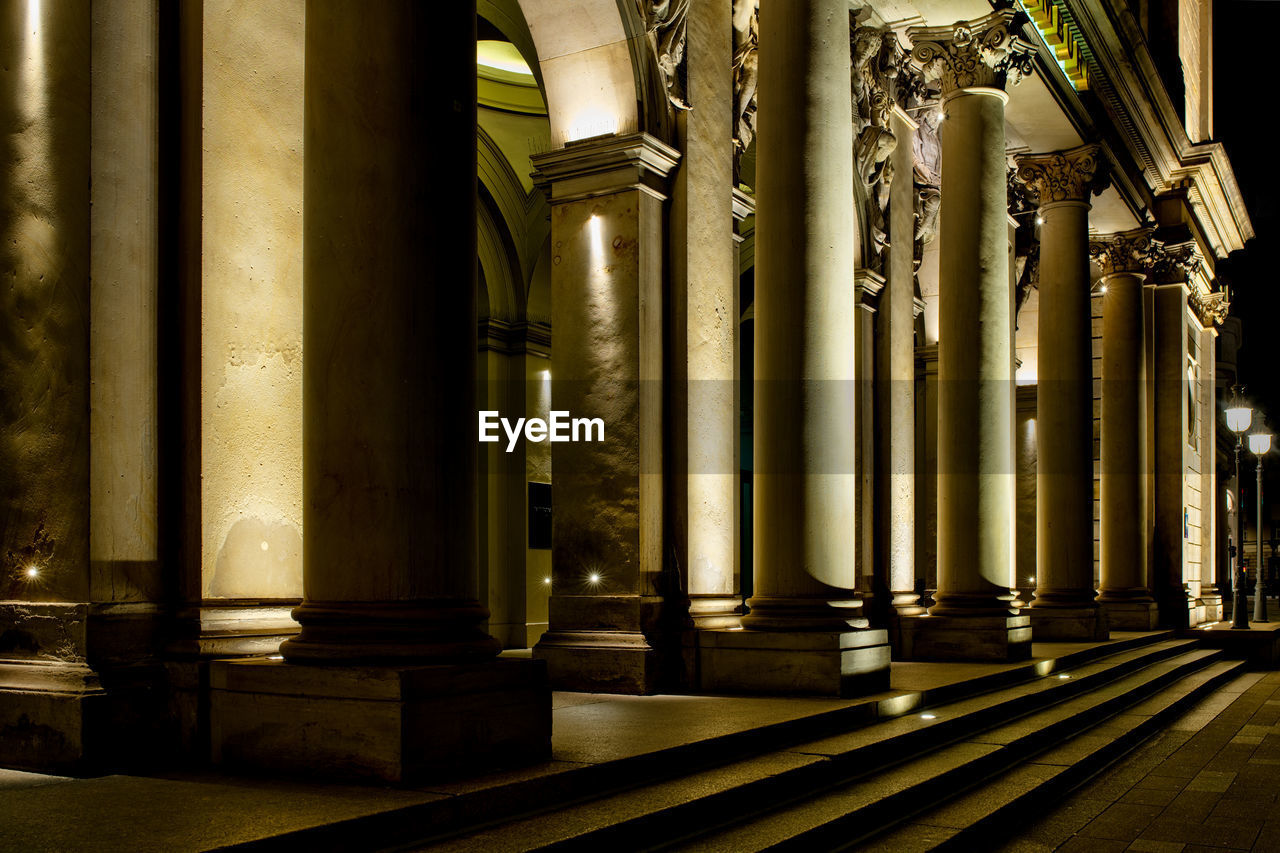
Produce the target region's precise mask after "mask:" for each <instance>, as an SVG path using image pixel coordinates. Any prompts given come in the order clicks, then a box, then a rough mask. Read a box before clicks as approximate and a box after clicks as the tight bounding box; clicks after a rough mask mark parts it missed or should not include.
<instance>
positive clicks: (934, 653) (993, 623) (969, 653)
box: [899, 614, 1031, 661]
mask: <svg viewBox="0 0 1280 853" xmlns="http://www.w3.org/2000/svg"><path fill="white" fill-rule="evenodd" d="M899 630H900V631H901V636H902V659H903V660H938V661H946V660H955V661H1021V660H1030V659H1031V617H1030V616H1027V615H1025V614H1019V615H1017V616H904V617H903V618H902V619H901V620H900V622H899Z"/></svg>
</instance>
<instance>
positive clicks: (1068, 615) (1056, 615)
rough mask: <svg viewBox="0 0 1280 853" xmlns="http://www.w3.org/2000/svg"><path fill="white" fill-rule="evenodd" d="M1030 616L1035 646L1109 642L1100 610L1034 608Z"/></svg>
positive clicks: (1089, 608) (1106, 623)
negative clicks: (1061, 641)
mask: <svg viewBox="0 0 1280 853" xmlns="http://www.w3.org/2000/svg"><path fill="white" fill-rule="evenodd" d="M1026 612H1027V614H1028V615H1029V616H1030V617H1031V637H1032V639H1033V640H1034V641H1035V642H1037V643H1043V642H1052V641H1054V640H1074V641H1085V642H1103V641H1105V640H1107V639H1110V636H1111V635H1110V631H1109V623H1108V621H1107V612H1106V611H1105V610H1103V609H1102V608H1101V607H1099V606H1097V605H1096V604H1094V605H1088V606H1084V607H1035V606H1032V607H1030V608H1028V609H1027V611H1026Z"/></svg>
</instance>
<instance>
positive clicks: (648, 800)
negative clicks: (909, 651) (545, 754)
mask: <svg viewBox="0 0 1280 853" xmlns="http://www.w3.org/2000/svg"><path fill="white" fill-rule="evenodd" d="M1166 636H1167V635H1166ZM1194 648H1195V643H1194V642H1193V641H1188V640H1171V639H1163V640H1159V641H1157V642H1152V643H1148V644H1145V645H1140V646H1136V647H1134V646H1129V647H1126V648H1123V649H1122V650H1121V651H1120V652H1118V653H1115V654H1111V655H1108V656H1107V657H1105V658H1100V659H1099V658H1093V657H1092V656H1086V657H1082V658H1080V659H1079V660H1082V661H1083V662H1082V663H1081V665H1079V666H1077V667H1074V668H1072V669H1069V670H1057V671H1054V668H1053V667H1047V668H1046V671H1049V672H1050V675H1049V676H1048V677H1044V676H1042V677H1040V678H1037V679H1036V680H1035V681H1030V682H1021V683H1015V684H1013V685H1010V686H1007V687H1003V688H1001V689H997V690H994V691H990V692H987V693H983V694H980V695H976V696H970V697H968V698H965V699H961V700H958V701H955V702H950V703H944V704H941V705H938V706H935V707H934V708H932V709H931V711H929V712H927V713H925V714H923V715H922V714H919V713H912V714H910V715H904V716H900V717H898V718H896V719H889V720H886V721H884V722H880V723H877V724H875V725H871V726H863V727H860V728H857V729H854V730H852V731H849V732H845V733H842V734H839V735H830V736H826V737H819V738H816V739H811V740H809V741H807V742H802V743H797V744H792V745H790V746H788V747H786V748H784V749H778V750H775V751H773V752H772V753H770V754H766V755H763V756H758V757H751V758H746V759H743V760H739V761H736V762H732V763H729V764H727V765H722V766H719V767H716V768H712V769H707V770H701V771H699V770H697V768H693V767H688V766H685V767H683V768H680V767H677V768H676V769H683V770H684V773H685V774H686V775H683V776H681V777H679V778H675V779H672V780H669V781H664V782H658V783H655V784H650V785H648V786H643V787H640V788H638V789H637V790H632V791H627V792H622V793H617V794H613V795H610V796H604V797H601V798H598V799H596V800H594V801H592V802H587V803H581V804H578V805H570V806H568V807H567V808H563V809H561V810H560V811H557V812H555V813H554V814H548V815H538V816H533V817H529V818H526V819H523V820H518V821H515V822H512V823H509V824H505V825H502V826H497V827H494V828H492V829H489V830H484V831H480V832H473V833H469V834H467V835H465V836H462V837H458V838H455V839H453V840H450V841H445V842H442V843H440V844H438V845H436V846H434V847H431V848H429V849H432V850H465V849H484V850H495V851H498V850H524V849H530V848H531V847H538V846H555V847H557V848H558V849H568V848H577V849H584V850H590V849H603V848H607V847H609V846H618V845H620V846H622V847H624V848H630V847H633V846H634V842H635V841H636V839H637V838H654V839H658V838H666V837H670V834H671V832H672V828H673V827H677V826H686V827H690V828H693V829H701V828H704V827H706V826H709V825H717V824H721V823H728V822H731V821H733V820H735V819H737V818H738V817H739V816H740V815H742V814H750V813H753V812H756V811H760V810H764V809H768V808H773V807H776V806H777V805H778V804H779V803H781V802H788V801H792V800H795V799H798V798H801V797H805V796H812V795H815V794H818V793H819V792H821V791H824V790H827V789H830V788H832V787H834V786H839V785H843V784H845V783H847V782H848V781H849V780H851V779H855V778H858V777H861V776H866V775H867V774H872V773H875V772H878V771H879V770H881V769H883V768H885V767H887V766H889V765H892V764H895V763H899V762H902V761H904V760H905V759H908V758H911V757H913V756H917V755H921V754H923V753H926V752H928V751H930V750H936V749H938V748H940V747H943V746H945V745H947V744H951V743H955V742H956V741H959V740H962V739H963V738H966V737H970V736H972V735H974V734H976V733H979V732H983V731H985V730H987V729H989V728H991V727H992V726H995V725H998V724H1001V723H1004V722H1006V721H1008V720H1011V719H1015V718H1018V717H1022V716H1025V715H1026V714H1029V713H1033V712H1035V711H1037V710H1040V709H1043V708H1046V707H1050V706H1054V705H1056V704H1058V703H1062V702H1067V701H1070V700H1072V699H1073V698H1075V697H1078V696H1081V694H1087V693H1088V691H1091V690H1097V689H1103V688H1105V687H1106V686H1107V685H1109V684H1112V683H1114V682H1116V681H1117V680H1122V679H1124V678H1126V677H1129V676H1131V675H1132V674H1133V673H1134V672H1136V671H1139V670H1144V668H1145V669H1150V668H1152V667H1162V669H1160V670H1159V672H1157V673H1156V674H1155V675H1153V676H1151V677H1157V676H1160V675H1163V674H1164V673H1165V672H1166V671H1172V670H1174V669H1175V668H1177V667H1178V666H1179V665H1178V664H1175V663H1174V661H1173V660H1171V659H1172V658H1180V657H1181V656H1185V655H1187V654H1188V653H1192V654H1194V652H1193V651H1192V650H1194ZM1185 665H1186V664H1185V661H1184V662H1183V663H1182V664H1181V666H1183V667H1185ZM962 752H964V754H965V755H967V754H969V753H970V752H972V750H968V751H962ZM535 839H536V841H535Z"/></svg>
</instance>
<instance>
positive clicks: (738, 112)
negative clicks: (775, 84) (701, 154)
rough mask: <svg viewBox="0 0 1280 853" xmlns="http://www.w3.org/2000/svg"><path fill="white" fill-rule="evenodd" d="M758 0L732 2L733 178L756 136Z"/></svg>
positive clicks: (735, 177) (736, 174) (736, 175)
mask: <svg viewBox="0 0 1280 853" xmlns="http://www.w3.org/2000/svg"><path fill="white" fill-rule="evenodd" d="M759 50H760V0H733V176H734V182H735V183H737V180H738V167H739V163H740V161H741V159H742V153H743V152H744V151H746V150H747V148H749V147H750V146H751V140H753V139H755V136H756V84H757V81H758V80H759Z"/></svg>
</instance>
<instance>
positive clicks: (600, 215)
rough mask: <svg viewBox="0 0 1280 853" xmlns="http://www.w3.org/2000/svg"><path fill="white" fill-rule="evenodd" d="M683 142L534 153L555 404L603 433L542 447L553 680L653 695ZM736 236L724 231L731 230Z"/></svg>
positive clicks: (640, 141)
mask: <svg viewBox="0 0 1280 853" xmlns="http://www.w3.org/2000/svg"><path fill="white" fill-rule="evenodd" d="M679 156H680V155H679V152H677V151H675V150H674V149H672V148H670V147H669V146H667V145H665V144H663V143H662V142H659V141H658V140H657V139H655V138H653V137H652V136H649V135H648V134H644V133H638V134H629V135H625V136H616V135H613V134H609V135H607V136H603V137H596V138H593V139H589V140H584V141H582V142H576V143H570V144H569V145H566V146H565V147H564V148H561V149H558V150H555V151H552V152H549V153H547V154H541V155H538V156H535V157H534V158H533V162H534V166H535V168H536V169H537V170H538V181H539V182H540V183H541V184H542V186H543V187H544V188H545V189H546V190H547V192H548V195H549V196H550V199H551V244H552V267H551V294H552V295H551V317H552V320H551V327H552V329H554V332H553V335H554V338H553V341H552V345H551V362H552V367H551V375H552V377H553V379H552V384H551V408H552V409H553V410H559V411H566V412H569V413H570V414H571V415H572V416H573V417H575V418H579V417H584V418H600V419H601V420H602V421H603V422H604V440H603V441H599V442H585V441H583V442H568V443H563V444H555V445H553V447H552V457H551V470H552V474H553V476H552V478H551V489H552V498H551V501H552V506H553V507H554V510H553V512H554V526H553V529H552V542H551V560H552V593H551V601H550V613H549V619H550V625H549V627H548V630H547V632H546V633H545V634H543V635H542V638H541V639H540V640H539V641H538V644H537V646H535V647H534V652H533V654H534V657H536V658H539V659H541V660H545V661H546V662H547V667H548V670H549V672H550V674H551V679H552V683H553V684H555V685H557V686H559V687H563V688H565V689H570V690H586V691H593V692H605V693H652V692H653V691H655V690H656V689H657V688H658V686H659V684H660V682H662V680H663V678H664V675H665V674H666V673H665V670H663V665H664V663H665V660H664V658H663V657H662V653H663V652H665V651H669V649H667V648H664V647H663V639H664V637H665V635H664V633H663V629H664V628H665V624H666V623H664V622H663V605H664V595H663V593H664V592H666V591H668V590H669V591H670V592H671V593H672V595H671V598H673V599H674V598H675V594H676V593H677V592H678V587H677V585H676V584H671V585H669V586H667V585H666V581H665V578H666V576H665V575H664V574H663V567H664V558H665V555H664V554H663V547H662V540H663V524H664V518H663V494H662V490H663V478H662V469H663V412H662V396H663V386H662V370H663V361H662V346H663V334H662V321H663V310H662V306H663V286H664V282H663V264H664V246H663V239H662V234H663V230H664V228H665V226H666V222H665V219H666V217H665V214H664V210H663V207H664V204H665V202H666V199H667V195H666V191H667V176H668V175H669V174H670V173H671V171H672V170H673V169H674V168H675V166H676V163H677V161H678V160H679ZM725 239H726V241H727V242H729V245H732V242H731V241H732V236H731V235H729V234H726V237H725Z"/></svg>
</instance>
